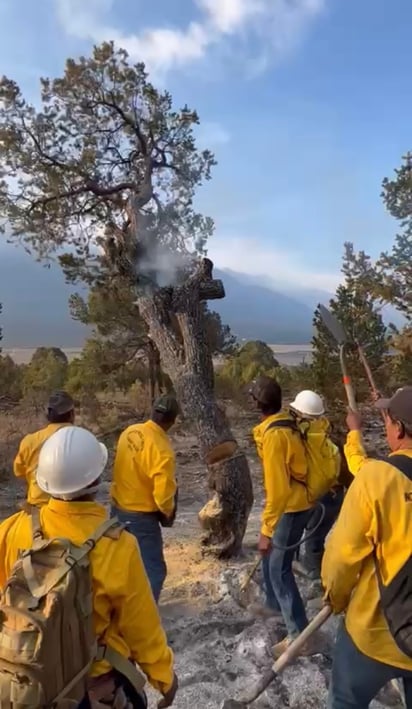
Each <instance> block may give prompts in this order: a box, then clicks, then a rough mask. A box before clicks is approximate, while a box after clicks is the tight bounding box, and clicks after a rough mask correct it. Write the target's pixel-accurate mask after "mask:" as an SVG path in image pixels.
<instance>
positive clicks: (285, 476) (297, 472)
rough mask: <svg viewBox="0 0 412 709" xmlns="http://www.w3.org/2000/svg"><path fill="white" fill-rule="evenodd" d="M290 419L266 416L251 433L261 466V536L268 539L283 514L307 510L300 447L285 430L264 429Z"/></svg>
mask: <svg viewBox="0 0 412 709" xmlns="http://www.w3.org/2000/svg"><path fill="white" fill-rule="evenodd" d="M287 418H290V417H289V416H288V414H285V413H279V414H275V415H273V416H268V418H266V419H264V421H262V422H261V423H260V424H259V425H258V426H255V428H254V429H253V437H254V439H255V443H256V449H257V452H258V455H259V457H260V458H261V460H262V465H263V481H264V487H265V492H266V504H265V509H264V512H263V515H262V527H261V532H262V534H264V535H265V536H266V537H271V536H272V534H273V532H274V530H275V527H276V525H277V524H278V522H279V520H280V518H281V517H282V515H283V514H284V512H301V511H303V510H307V509H309V508H310V507H311V504H310V502H309V501H308V497H307V492H306V487H305V484H304V483H305V480H306V475H307V466H306V455H305V448H304V445H303V443H302V441H301V439H300V437H299V435H298V434H297V433H295V432H294V431H292V430H291V429H289V428H272V429H271V430H270V431H267V428H268V427H269V426H270V424H271V423H272V422H273V421H280V420H284V419H287Z"/></svg>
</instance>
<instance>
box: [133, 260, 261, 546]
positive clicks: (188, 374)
mask: <svg viewBox="0 0 412 709" xmlns="http://www.w3.org/2000/svg"><path fill="white" fill-rule="evenodd" d="M212 269H213V264H212V262H211V261H209V260H208V259H203V261H202V262H201V264H200V266H199V268H198V270H197V271H196V272H195V273H194V274H193V275H192V276H191V277H190V278H188V279H187V280H186V282H185V283H184V284H183V285H182V286H179V287H174V288H164V289H158V290H157V291H155V292H154V293H153V294H150V295H140V296H138V301H137V302H138V306H139V310H140V313H141V315H142V317H143V318H144V320H145V321H146V323H147V325H148V327H149V334H150V337H151V339H152V340H153V341H154V342H155V344H156V346H157V348H158V350H159V352H160V356H161V361H162V366H163V370H164V371H165V372H166V373H167V374H168V375H169V376H170V378H171V379H172V381H173V383H174V385H175V390H176V394H177V397H178V399H179V403H180V405H181V407H182V410H183V413H184V414H185V416H186V417H187V419H189V420H190V421H192V422H193V424H194V425H195V426H196V429H197V433H198V436H199V448H200V455H201V457H202V459H203V460H204V462H205V463H206V465H207V466H208V484H209V489H210V493H211V499H210V500H209V501H208V502H207V504H206V505H205V507H204V508H203V509H202V510H201V511H200V513H199V520H200V523H201V525H202V527H203V529H204V530H205V532H206V534H205V536H204V540H203V542H204V544H205V546H207V547H209V548H210V549H211V550H212V551H213V552H214V553H216V554H217V555H218V556H220V557H229V556H231V555H234V554H236V553H238V552H239V551H240V549H241V545H242V540H243V537H244V534H245V531H246V525H247V521H248V517H249V513H250V510H251V507H252V504H253V489H252V482H251V477H250V472H249V466H248V462H247V459H246V456H245V454H244V453H243V452H242V451H240V450H239V449H238V445H237V443H236V441H235V438H234V436H233V433H232V431H231V429H230V425H229V422H228V420H227V418H226V415H225V413H224V411H222V409H221V408H220V407H219V406H218V405H217V403H216V401H215V397H214V391H213V384H214V381H213V380H214V377H213V362H212V356H211V352H210V349H209V346H208V343H207V340H206V332H205V327H204V320H203V313H202V308H201V303H202V302H204V301H206V300H215V299H219V298H223V297H224V295H225V293H224V288H223V284H222V282H221V281H219V280H214V279H213V276H212Z"/></svg>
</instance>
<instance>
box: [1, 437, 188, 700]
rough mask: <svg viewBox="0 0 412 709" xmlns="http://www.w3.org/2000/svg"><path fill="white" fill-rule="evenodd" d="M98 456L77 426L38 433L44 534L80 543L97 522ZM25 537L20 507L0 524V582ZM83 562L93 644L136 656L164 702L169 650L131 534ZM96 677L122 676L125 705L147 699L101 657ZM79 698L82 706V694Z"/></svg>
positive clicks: (171, 682)
mask: <svg viewBox="0 0 412 709" xmlns="http://www.w3.org/2000/svg"><path fill="white" fill-rule="evenodd" d="M106 462H107V450H106V449H105V447H104V446H103V445H102V444H100V443H99V442H98V441H97V439H96V438H95V436H93V434H91V433H90V432H89V431H86V430H85V429H83V428H79V427H77V426H68V427H65V428H63V429H60V430H59V431H57V432H56V433H54V434H53V435H52V436H51V437H50V438H49V439H48V440H47V441H46V443H45V444H44V445H43V447H42V449H41V452H40V456H39V463H38V468H37V484H38V485H39V487H40V489H41V490H43V491H44V492H46V493H47V494H48V495H49V496H50V498H49V502H48V503H47V504H46V505H43V507H42V508H41V511H40V523H41V528H42V533H43V535H44V536H45V537H46V538H52V537H61V538H68V539H70V540H71V541H72V542H73V543H74V544H76V545H81V544H83V543H84V542H85V540H86V539H88V538H89V537H90V536H91V534H93V532H94V531H95V530H96V529H97V528H98V527H99V526H100V525H101V523H102V522H104V520H105V519H106V518H107V514H106V510H105V508H104V507H103V506H102V505H100V504H98V503H97V502H95V501H94V496H95V494H96V492H97V489H98V483H99V479H100V477H101V474H102V472H103V470H104V467H105V465H106ZM31 543H32V522H31V517H30V515H28V514H26V512H20V513H18V514H15V515H13V516H12V517H10V518H8V519H6V520H5V521H4V522H3V523H2V524H1V525H0V586H1V587H2V588H3V587H4V585H5V583H6V581H7V579H8V577H9V575H10V572H11V569H12V567H13V565H14V563H15V562H16V560H17V557H18V554H19V552H20V550H21V549H30V548H31ZM90 563H91V569H92V576H93V609H94V620H95V631H96V636H97V638H98V642H99V644H100V645H106V644H107V645H109V646H110V647H111V648H113V649H114V651H117V653H119V654H120V656H121V657H123V658H125V659H126V660H132V661H134V662H135V663H137V664H138V665H139V666H140V668H141V669H142V671H143V672H144V673H145V674H146V676H147V677H148V679H149V681H150V682H151V684H152V685H153V687H155V689H157V690H158V691H159V692H161V693H162V694H163V696H164V699H163V700H161V702H160V704H159V707H160V706H162V707H167V706H170V705H171V704H172V703H173V699H174V696H175V693H176V689H177V679H176V678H175V675H174V672H173V653H172V651H171V650H170V648H169V647H168V645H167V640H166V636H165V633H164V631H163V628H162V625H161V621H160V617H159V613H158V610H157V606H156V603H155V601H154V599H153V595H152V593H151V589H150V585H149V582H148V580H147V576H146V573H145V570H144V567H143V564H142V560H141V556H140V553H139V549H138V546H137V544H136V540H135V539H134V537H133V536H132V535H130V534H129V533H128V532H126V531H123V532H122V533H121V534H120V537H119V538H118V539H116V540H112V541H110V542H108V540H107V539H101V540H100V541H98V542H97V543H96V546H95V547H94V548H93V549H92V551H91V552H90ZM115 654H116V652H115ZM123 664H124V661H123ZM100 680H102V682H101V686H102V687H104V688H105V689H107V687H108V686H110V683H111V684H112V686H113V688H114V686H118V685H119V682H120V683H124V686H125V689H126V694H129V692H130V693H131V696H130V700H131V701H132V703H133V706H134V707H136V708H137V707H139V708H140V707H141V708H142V709H143V708H144V707H146V706H147V704H146V699H145V696H144V695H139V696H136V694H135V693H133V689H132V687H130V685H129V684H128V683H127V680H126V678H124V677H123V678H122V676H121V674H120V675H119V672H116V671H115V670H113V668H111V667H110V665H108V663H107V661H106V660H102V661H99V662H96V663H95V664H94V665H93V666H92V669H91V679H90V684H91V686H92V687H93V692H94V693H96V692H97V691H98V687H99V681H100ZM112 691H114V689H113V690H112ZM81 706H84V707H87V706H89V704H88V699H87V698H85V701H84V702H83V703H82V704H81Z"/></svg>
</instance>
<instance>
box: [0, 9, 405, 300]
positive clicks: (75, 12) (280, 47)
mask: <svg viewBox="0 0 412 709" xmlns="http://www.w3.org/2000/svg"><path fill="white" fill-rule="evenodd" d="M85 8H86V9H85ZM411 26H412V3H411V2H410V0H397V1H396V2H392V3H389V2H388V0H152V2H151V3H149V2H147V0H146V1H145V0H0V68H1V71H2V72H3V73H5V74H7V75H8V76H10V77H12V78H15V79H16V80H17V81H18V82H19V83H20V84H21V86H22V87H23V89H24V91H25V92H26V94H28V95H30V96H32V97H35V95H36V91H37V79H38V76H40V75H51V76H53V75H58V74H59V73H60V72H61V70H62V67H63V64H64V60H65V59H66V57H67V56H73V55H78V54H79V53H87V52H88V50H89V49H90V46H91V45H92V44H93V43H94V42H100V41H102V40H104V39H115V40H116V41H117V42H118V43H119V44H120V45H123V46H125V47H126V48H127V49H128V51H129V52H130V54H131V55H132V56H133V58H136V59H139V60H140V59H143V60H145V61H146V62H147V64H148V67H149V69H150V71H151V75H152V76H153V79H154V81H155V82H157V83H158V84H159V85H162V86H165V87H167V88H168V89H170V91H171V92H172V94H173V96H174V97H175V100H176V103H178V104H183V103H186V102H187V103H188V104H189V105H191V106H193V107H194V108H196V109H197V110H198V112H199V113H200V117H201V121H202V125H201V128H200V131H199V141H200V142H201V143H202V144H204V145H207V146H208V147H211V148H212V149H213V150H214V151H215V153H216V157H217V159H218V162H219V165H218V167H217V168H216V169H215V171H214V177H213V181H212V182H211V183H210V184H209V185H208V186H207V187H206V188H204V189H203V190H202V191H201V193H200V194H199V197H198V203H199V206H200V208H201V209H202V210H203V211H205V212H206V213H208V214H209V215H211V216H212V217H213V218H214V219H215V221H216V233H215V236H214V237H213V239H212V240H211V242H210V245H209V253H210V255H211V257H212V258H214V260H215V261H216V264H217V265H219V266H220V267H227V268H232V269H234V270H237V271H245V272H248V273H250V274H252V275H254V276H257V275H263V276H265V278H266V279H270V280H271V283H272V284H273V286H274V287H276V286H277V285H279V286H283V285H285V284H288V285H292V286H299V287H300V286H306V287H313V288H321V289H327V290H333V289H334V286H335V285H336V283H337V281H338V279H339V267H340V257H341V252H342V244H343V242H344V241H345V240H351V241H354V242H355V244H356V246H357V247H359V248H363V249H365V250H366V251H368V252H370V253H371V254H372V255H373V256H376V255H378V254H379V252H380V251H381V250H382V249H385V248H388V247H390V244H391V242H392V240H393V236H394V234H395V232H396V228H397V225H396V223H395V222H394V220H393V219H391V218H390V217H389V216H388V215H387V214H386V213H385V210H384V207H383V204H382V201H381V199H380V185H381V181H382V178H383V177H384V176H385V175H390V174H391V173H392V171H393V169H394V168H395V167H396V166H397V165H398V164H399V162H400V158H401V155H402V154H404V153H405V152H406V151H407V150H408V149H410V148H411V147H412V146H411V141H410V137H411V136H410V133H409V128H410V116H411V112H412V105H411V104H412V98H411V96H410V92H409V86H410V75H411V70H412V53H411V51H410V27H411Z"/></svg>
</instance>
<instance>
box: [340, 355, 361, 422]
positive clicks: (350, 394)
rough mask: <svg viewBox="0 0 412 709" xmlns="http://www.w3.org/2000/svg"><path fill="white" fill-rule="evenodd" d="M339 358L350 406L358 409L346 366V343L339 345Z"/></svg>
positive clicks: (354, 409) (355, 409) (353, 409)
mask: <svg viewBox="0 0 412 709" xmlns="http://www.w3.org/2000/svg"><path fill="white" fill-rule="evenodd" d="M339 358H340V366H341V369H342V381H343V386H344V387H345V391H346V397H347V400H348V404H349V408H350V409H352V411H358V405H357V403H356V399H355V392H354V390H353V386H352V379H351V378H350V376H349V372H348V368H347V366H346V361H345V349H344V345H341V346H340V347H339Z"/></svg>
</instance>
